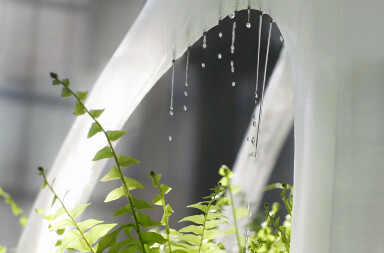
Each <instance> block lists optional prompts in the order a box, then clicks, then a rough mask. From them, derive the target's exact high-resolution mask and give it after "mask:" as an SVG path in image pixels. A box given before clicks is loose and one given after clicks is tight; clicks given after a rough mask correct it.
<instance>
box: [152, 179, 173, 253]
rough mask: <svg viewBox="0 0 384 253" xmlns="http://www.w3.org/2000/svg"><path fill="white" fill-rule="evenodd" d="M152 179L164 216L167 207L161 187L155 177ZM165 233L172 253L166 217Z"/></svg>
mask: <svg viewBox="0 0 384 253" xmlns="http://www.w3.org/2000/svg"><path fill="white" fill-rule="evenodd" d="M152 178H153V180H154V181H155V182H156V185H157V188H159V192H160V196H161V199H162V204H163V212H164V214H166V212H167V207H166V205H165V199H164V193H163V191H162V190H161V186H160V184H159V182H158V181H157V180H156V177H155V176H153V177H152ZM165 233H166V234H167V241H168V247H169V252H170V253H172V247H171V240H170V239H169V223H168V217H166V219H165Z"/></svg>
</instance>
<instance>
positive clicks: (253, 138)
mask: <svg viewBox="0 0 384 253" xmlns="http://www.w3.org/2000/svg"><path fill="white" fill-rule="evenodd" d="M251 142H252V145H255V143H256V138H255V137H252V140H251Z"/></svg>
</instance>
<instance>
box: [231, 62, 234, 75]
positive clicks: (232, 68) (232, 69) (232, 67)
mask: <svg viewBox="0 0 384 253" xmlns="http://www.w3.org/2000/svg"><path fill="white" fill-rule="evenodd" d="M231 72H232V73H235V66H234V65H233V61H231Z"/></svg>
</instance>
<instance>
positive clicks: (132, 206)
mask: <svg viewBox="0 0 384 253" xmlns="http://www.w3.org/2000/svg"><path fill="white" fill-rule="evenodd" d="M56 80H58V79H56ZM58 81H59V82H60V83H61V84H62V85H63V87H64V88H65V89H66V90H67V91H69V92H70V93H71V94H72V95H73V96H74V97H75V99H76V100H77V102H79V103H80V104H81V106H82V107H83V108H84V110H85V111H86V112H87V114H88V115H89V116H90V117H91V118H92V119H93V121H94V122H95V123H96V124H97V125H98V126H99V127H100V129H101V131H102V132H103V133H104V135H105V138H106V139H107V141H108V145H109V147H110V148H111V151H112V154H113V158H114V160H115V163H116V166H117V169H118V171H119V175H120V180H121V183H122V185H123V189H124V192H125V196H126V197H127V199H128V202H129V206H130V207H131V210H132V217H133V220H134V222H135V224H136V226H135V230H136V233H137V236H138V237H139V240H140V244H141V247H142V248H143V251H144V253H145V252H146V250H145V247H144V243H143V240H142V238H141V234H140V233H141V230H140V225H139V222H138V219H137V216H136V212H135V207H134V205H133V201H132V197H131V194H130V192H129V188H128V186H127V183H126V182H125V180H124V174H123V171H122V169H121V166H120V163H119V160H118V158H117V154H116V151H115V149H114V147H113V145H112V142H111V140H110V139H109V137H108V135H107V132H106V131H105V129H104V128H103V126H102V125H101V124H100V122H99V121H98V120H97V119H96V118H95V117H94V116H93V115H92V114H91V113H90V111H89V110H88V109H87V107H85V105H84V103H83V102H82V101H81V100H80V99H79V97H78V96H77V95H76V93H74V92H73V91H72V90H71V89H70V88H68V87H67V86H66V85H65V84H64V83H63V82H62V81H60V80H58Z"/></svg>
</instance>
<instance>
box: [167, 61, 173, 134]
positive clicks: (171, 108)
mask: <svg viewBox="0 0 384 253" xmlns="http://www.w3.org/2000/svg"><path fill="white" fill-rule="evenodd" d="M174 86H175V60H174V59H173V60H172V81H171V105H170V106H169V115H170V116H171V117H173V89H174ZM168 139H169V141H172V135H169V137H168Z"/></svg>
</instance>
